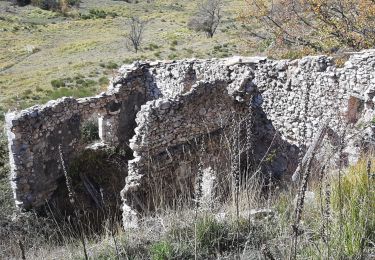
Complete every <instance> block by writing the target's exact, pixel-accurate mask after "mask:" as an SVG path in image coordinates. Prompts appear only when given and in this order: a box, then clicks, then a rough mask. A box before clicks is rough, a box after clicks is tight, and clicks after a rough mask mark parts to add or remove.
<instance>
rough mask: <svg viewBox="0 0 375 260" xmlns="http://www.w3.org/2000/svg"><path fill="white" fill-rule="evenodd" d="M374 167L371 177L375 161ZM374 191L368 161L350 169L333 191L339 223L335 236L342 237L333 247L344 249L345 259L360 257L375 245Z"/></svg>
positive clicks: (334, 229) (334, 227) (337, 223)
mask: <svg viewBox="0 0 375 260" xmlns="http://www.w3.org/2000/svg"><path fill="white" fill-rule="evenodd" d="M372 165H373V167H372V169H371V170H370V174H371V173H372V172H373V171H374V169H375V167H374V166H375V160H372ZM374 187H375V179H374V178H373V177H371V175H368V173H367V160H361V161H359V162H358V163H357V164H356V165H354V166H352V167H350V169H349V171H348V173H347V174H345V175H344V176H343V177H342V180H341V182H340V183H339V182H338V181H336V182H335V183H334V185H333V187H332V199H331V203H332V207H333V210H334V212H333V213H334V214H335V220H336V222H335V223H334V226H333V230H332V232H333V233H336V234H338V235H337V236H335V240H334V241H333V244H334V245H333V246H336V247H337V246H338V247H339V248H341V249H342V252H340V253H341V254H343V255H344V257H349V258H356V257H358V256H359V255H360V252H361V250H362V249H363V247H364V246H366V244H367V243H370V242H371V241H375V207H374V201H375V189H374ZM340 212H341V213H340ZM340 214H343V215H342V217H340ZM340 230H342V232H343V234H341V235H339V232H340ZM364 243H365V244H364ZM340 245H341V246H340ZM369 245H370V244H369Z"/></svg>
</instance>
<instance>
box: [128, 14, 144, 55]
mask: <svg viewBox="0 0 375 260" xmlns="http://www.w3.org/2000/svg"><path fill="white" fill-rule="evenodd" d="M146 24H147V21H143V20H141V19H139V18H138V17H132V18H130V20H129V21H128V26H129V32H128V34H127V35H126V44H127V46H128V48H132V49H134V51H135V52H136V53H137V52H138V50H139V49H140V47H141V45H142V41H143V33H144V30H145V26H146Z"/></svg>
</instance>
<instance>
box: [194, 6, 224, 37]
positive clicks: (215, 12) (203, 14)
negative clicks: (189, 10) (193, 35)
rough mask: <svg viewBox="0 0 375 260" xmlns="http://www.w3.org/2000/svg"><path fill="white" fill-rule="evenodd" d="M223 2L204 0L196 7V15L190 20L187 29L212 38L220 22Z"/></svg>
mask: <svg viewBox="0 0 375 260" xmlns="http://www.w3.org/2000/svg"><path fill="white" fill-rule="evenodd" d="M222 8H223V0H206V1H205V2H203V3H200V4H199V5H198V10H197V12H196V14H195V15H194V16H193V17H192V18H191V19H190V21H189V24H188V27H189V28H190V29H192V30H194V31H197V32H204V33H206V35H207V37H209V38H212V37H213V36H214V34H215V32H216V29H217V27H218V26H219V24H220V22H221V18H222V15H221V11H222Z"/></svg>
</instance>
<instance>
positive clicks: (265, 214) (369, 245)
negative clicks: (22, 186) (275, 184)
mask: <svg viewBox="0 0 375 260" xmlns="http://www.w3.org/2000/svg"><path fill="white" fill-rule="evenodd" d="M109 154H110V153H109ZM100 156H101V155H100ZM107 158H109V157H107ZM370 158H373V157H370ZM83 159H84V160H85V162H86V163H84V164H78V165H77V166H78V167H81V169H80V170H78V172H77V171H76V170H77V169H78V168H76V170H75V171H74V172H76V173H79V172H82V166H84V167H92V166H95V165H97V166H99V167H101V166H100V164H101V162H103V161H102V160H100V163H99V165H98V164H97V163H88V162H89V161H91V160H94V161H96V160H97V159H98V157H97V155H95V154H92V155H86V156H85V157H84V158H83ZM369 161H371V168H370V170H369V169H368V162H369ZM97 162H98V161H97ZM374 163H375V161H374V160H373V159H371V160H368V159H367V158H364V159H363V160H361V161H359V162H358V163H357V164H356V165H355V166H353V167H350V168H349V169H346V170H343V172H342V173H341V174H342V175H340V176H341V177H340V179H339V175H337V174H332V173H329V172H324V174H323V175H321V176H316V178H314V179H312V180H311V181H310V184H309V186H310V187H311V188H310V189H309V191H310V194H311V192H314V194H315V197H311V196H310V197H309V195H306V194H305V196H306V198H305V200H306V201H305V206H304V208H303V211H302V219H301V223H300V224H301V226H300V231H301V234H299V236H298V242H297V247H296V248H297V250H296V255H295V256H293V254H292V255H291V250H290V249H291V230H292V229H291V226H290V225H291V223H293V222H294V212H295V205H294V201H295V194H296V191H295V190H293V189H285V190H284V189H281V190H280V189H279V190H275V189H271V190H270V191H268V192H266V193H264V190H263V191H262V189H261V185H262V183H261V182H257V181H255V179H254V182H253V184H252V185H251V187H249V190H243V192H241V193H240V196H239V198H240V199H239V200H238V202H237V203H238V206H239V214H238V213H236V212H237V210H236V208H237V205H236V203H235V201H236V200H235V198H234V197H231V198H229V200H228V201H227V202H225V203H223V204H221V203H219V204H216V205H217V206H216V207H211V208H209V209H207V208H201V209H199V211H198V214H197V216H196V217H194V216H195V212H194V209H191V208H189V207H184V208H181V209H180V210H178V211H174V210H171V209H160V210H158V212H159V213H158V214H157V215H153V216H148V217H146V218H145V219H143V220H142V223H141V225H140V229H139V230H125V231H123V230H122V228H121V227H120V224H116V223H113V222H109V220H108V221H103V223H102V230H101V231H103V230H104V234H103V233H97V234H95V232H94V233H92V231H93V230H91V231H90V232H88V231H86V232H87V233H86V236H85V239H86V248H87V251H88V255H89V256H90V258H94V259H192V258H195V257H197V259H216V258H217V257H229V258H235V257H243V258H245V259H258V258H261V259H263V258H264V259H287V258H289V257H290V258H292V259H295V257H296V258H297V259H329V258H332V257H335V258H336V257H337V258H341V259H360V258H361V257H362V259H369V257H370V255H371V254H374V247H373V242H374V234H375V208H374V207H372V206H371V205H372V202H373V201H374V199H375V191H374V181H375V180H374V178H373V177H372V175H371V173H372V172H373V171H374V170H375V167H374ZM90 165H91V166H90ZM92 170H93V169H91V171H92ZM369 173H370V174H369ZM98 177H99V178H101V177H100V175H98ZM102 177H104V176H102ZM98 180H99V179H98ZM258 181H260V180H258ZM107 183H110V182H107ZM81 188H82V187H81ZM254 208H261V209H263V211H259V212H258V213H251V212H250V211H249V210H251V209H254ZM223 214H225V215H223ZM35 217H36V216H34V215H30V216H29V218H30V219H33V218H35ZM39 221H45V220H41V219H40V220H39ZM59 225H62V224H57V223H49V224H48V225H46V226H45V227H43V228H41V229H40V230H39V231H38V234H39V236H36V237H35V236H28V237H22V238H21V241H22V243H23V244H24V245H27V247H26V256H27V259H40V258H45V257H51V258H61V257H64V258H68V259H77V258H82V257H83V250H82V245H81V244H80V242H79V239H78V237H77V230H76V229H74V228H72V227H70V228H69V227H68V226H59ZM72 225H73V226H74V224H72ZM86 225H89V223H86ZM30 228H32V227H30ZM43 229H46V230H43ZM61 229H63V230H65V231H64V232H65V233H64V236H63V245H64V246H63V247H57V244H58V241H61V240H59V239H61V237H60V238H59V234H58V233H59V232H61ZM59 230H60V231H59ZM45 233H48V234H49V236H50V237H54V238H55V239H56V240H50V241H45V242H43V243H42V244H39V246H38V247H32V246H30V245H32V244H33V242H32V241H34V240H38V241H39V242H36V241H35V243H40V241H41V240H42V241H43V239H42V238H41V237H40V236H41V235H42V234H45ZM11 241H14V240H11ZM11 241H10V242H11ZM3 243H4V242H3ZM2 246H8V247H9V248H8V249H7V250H6V252H9V251H11V252H13V253H14V254H15V255H18V256H20V254H21V251H20V250H19V247H18V245H17V244H16V243H12V244H2ZM267 257H268V258H267ZM271 257H273V258H271Z"/></svg>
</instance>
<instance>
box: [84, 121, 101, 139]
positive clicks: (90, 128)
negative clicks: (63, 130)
mask: <svg viewBox="0 0 375 260" xmlns="http://www.w3.org/2000/svg"><path fill="white" fill-rule="evenodd" d="M81 139H82V141H84V142H85V143H88V142H93V141H96V140H99V127H98V122H96V121H94V120H90V121H87V122H85V123H84V124H83V125H82V127H81Z"/></svg>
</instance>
